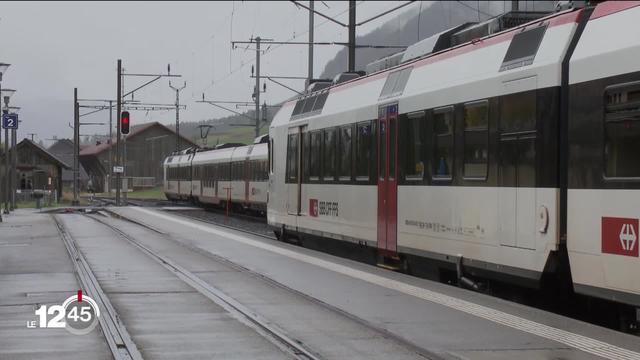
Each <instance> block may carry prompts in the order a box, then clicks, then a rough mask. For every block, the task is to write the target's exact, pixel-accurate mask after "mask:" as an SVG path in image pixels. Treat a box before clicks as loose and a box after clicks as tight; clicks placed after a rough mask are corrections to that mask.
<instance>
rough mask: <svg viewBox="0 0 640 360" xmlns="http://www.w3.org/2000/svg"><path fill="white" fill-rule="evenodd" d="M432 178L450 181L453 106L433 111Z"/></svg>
mask: <svg viewBox="0 0 640 360" xmlns="http://www.w3.org/2000/svg"><path fill="white" fill-rule="evenodd" d="M433 145H434V151H433V161H432V164H433V178H434V180H438V179H451V178H452V169H453V106H449V107H446V108H441V109H436V110H434V111H433Z"/></svg>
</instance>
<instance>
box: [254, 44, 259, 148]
mask: <svg viewBox="0 0 640 360" xmlns="http://www.w3.org/2000/svg"><path fill="white" fill-rule="evenodd" d="M254 94H255V100H256V136H255V137H258V136H260V36H258V37H257V38H256V87H255V90H254Z"/></svg>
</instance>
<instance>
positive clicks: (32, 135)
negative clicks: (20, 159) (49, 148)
mask: <svg viewBox="0 0 640 360" xmlns="http://www.w3.org/2000/svg"><path fill="white" fill-rule="evenodd" d="M36 135H38V134H36V133H28V134H27V136H31V141H32V142H33V141H34V140H33V137H34V136H36Z"/></svg>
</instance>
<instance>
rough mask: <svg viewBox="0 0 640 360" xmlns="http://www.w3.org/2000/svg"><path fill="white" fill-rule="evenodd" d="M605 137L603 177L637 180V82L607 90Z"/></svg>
mask: <svg viewBox="0 0 640 360" xmlns="http://www.w3.org/2000/svg"><path fill="white" fill-rule="evenodd" d="M604 134H605V141H604V161H605V169H604V174H605V176H606V177H608V178H634V179H640V157H639V156H638V154H640V82H633V83H626V84H620V85H613V86H610V87H608V88H607V90H606V93H605V122H604Z"/></svg>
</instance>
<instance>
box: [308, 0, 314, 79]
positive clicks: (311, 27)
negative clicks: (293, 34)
mask: <svg viewBox="0 0 640 360" xmlns="http://www.w3.org/2000/svg"><path fill="white" fill-rule="evenodd" d="M314 15H315V14H314V13H313V0H311V1H309V75H308V76H307V87H309V85H311V80H313V18H314Z"/></svg>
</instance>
